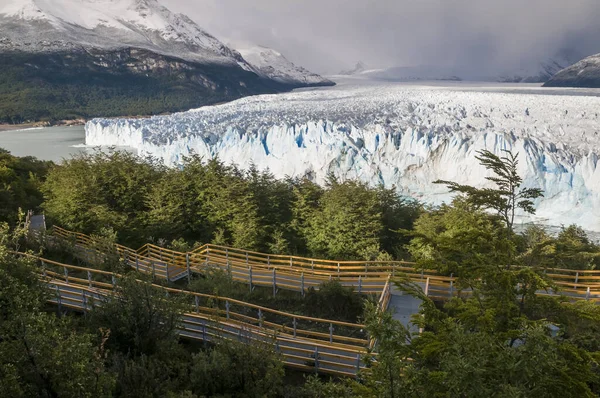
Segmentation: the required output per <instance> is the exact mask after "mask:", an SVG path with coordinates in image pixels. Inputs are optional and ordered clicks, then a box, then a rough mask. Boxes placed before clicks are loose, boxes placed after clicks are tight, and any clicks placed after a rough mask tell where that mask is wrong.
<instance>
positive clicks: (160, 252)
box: [158, 247, 163, 261]
mask: <svg viewBox="0 0 600 398" xmlns="http://www.w3.org/2000/svg"><path fill="white" fill-rule="evenodd" d="M162 254H163V249H162V247H159V248H158V255H159V258H160V261H162V260H163V255H162Z"/></svg>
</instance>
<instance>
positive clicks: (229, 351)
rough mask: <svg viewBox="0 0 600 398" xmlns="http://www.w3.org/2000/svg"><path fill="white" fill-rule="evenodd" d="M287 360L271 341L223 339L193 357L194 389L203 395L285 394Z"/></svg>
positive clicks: (264, 395) (255, 395)
mask: <svg viewBox="0 0 600 398" xmlns="http://www.w3.org/2000/svg"><path fill="white" fill-rule="evenodd" d="M283 376H284V369H283V362H282V361H281V360H280V359H279V355H278V354H277V353H276V352H275V351H274V349H273V345H272V344H269V343H259V342H251V341H250V340H248V341H245V342H236V341H229V340H219V341H218V342H217V343H216V345H215V346H214V347H213V348H212V349H211V350H209V351H202V352H200V353H198V354H196V355H194V358H193V364H192V367H191V371H190V381H191V385H192V388H191V390H192V391H193V392H194V393H195V394H198V395H199V396H207V397H210V396H218V397H229V396H236V397H278V396H282V395H283Z"/></svg>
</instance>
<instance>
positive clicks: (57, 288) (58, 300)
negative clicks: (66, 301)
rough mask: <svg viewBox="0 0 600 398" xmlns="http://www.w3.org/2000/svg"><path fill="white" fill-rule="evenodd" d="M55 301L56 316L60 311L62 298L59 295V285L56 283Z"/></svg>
mask: <svg viewBox="0 0 600 398" xmlns="http://www.w3.org/2000/svg"><path fill="white" fill-rule="evenodd" d="M56 301H57V302H58V316H60V314H61V313H62V298H61V297H60V286H58V285H56Z"/></svg>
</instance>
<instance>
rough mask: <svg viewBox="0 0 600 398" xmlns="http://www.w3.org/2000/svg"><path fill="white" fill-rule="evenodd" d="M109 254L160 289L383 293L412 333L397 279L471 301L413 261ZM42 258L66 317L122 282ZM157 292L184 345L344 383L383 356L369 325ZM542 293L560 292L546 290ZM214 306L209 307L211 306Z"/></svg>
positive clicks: (152, 249)
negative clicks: (212, 276)
mask: <svg viewBox="0 0 600 398" xmlns="http://www.w3.org/2000/svg"><path fill="white" fill-rule="evenodd" d="M33 220H34V218H32V224H33ZM43 224H45V223H42V222H39V219H38V221H36V225H38V226H41V225H43ZM44 226H45V225H44ZM49 232H50V233H49V235H48V237H49V239H50V240H51V241H54V242H62V243H63V244H67V245H69V246H70V247H71V248H72V249H73V250H75V252H76V253H78V255H80V256H82V257H84V258H85V259H87V260H88V261H89V262H90V263H94V261H96V262H97V261H98V260H101V259H103V258H104V257H105V256H107V253H106V252H104V251H101V250H99V245H98V242H96V241H95V240H94V239H93V238H92V237H90V236H87V235H84V234H80V233H75V232H70V231H67V230H64V229H61V228H58V227H54V228H52V229H51V230H50V231H49ZM111 250H112V251H113V253H112V254H113V255H116V256H118V258H119V260H120V261H123V262H124V263H125V264H127V265H128V266H130V267H132V268H135V269H136V270H137V271H139V272H141V273H145V274H148V275H151V276H152V279H154V280H164V281H166V282H172V283H173V282H176V283H179V281H188V282H189V280H190V279H191V277H192V276H193V275H194V274H195V273H198V274H201V273H204V272H206V271H207V270H208V269H220V270H223V271H225V272H227V273H229V274H230V275H231V277H232V279H233V280H235V281H238V282H242V283H245V284H247V285H248V286H249V288H250V289H252V288H254V287H256V286H263V287H268V288H272V289H273V294H274V295H275V294H277V292H278V291H279V290H280V289H286V290H292V291H297V292H300V293H302V294H303V293H304V292H305V291H306V289H308V288H309V287H314V288H317V289H318V287H319V285H320V284H321V283H323V282H324V281H328V280H331V279H337V280H339V281H340V282H341V283H342V284H343V285H345V286H352V287H353V288H354V289H355V290H356V291H357V292H359V293H363V294H376V295H377V296H378V297H379V302H378V305H379V308H380V309H381V310H388V308H389V309H390V310H391V311H393V312H394V317H395V318H396V319H398V320H400V321H401V322H402V323H403V324H405V325H409V321H410V317H411V316H412V315H413V314H415V313H418V310H419V306H420V301H419V300H418V299H416V298H414V297H412V296H409V295H406V294H403V293H402V292H400V291H398V290H397V289H395V288H394V287H393V285H392V283H391V280H392V279H393V278H395V277H404V278H406V279H407V280H410V281H412V282H415V283H417V284H418V285H420V286H421V287H422V289H423V291H424V293H425V295H427V296H429V297H432V298H434V299H442V300H444V299H449V298H450V297H452V296H455V295H457V294H459V293H460V294H469V292H468V291H462V292H459V290H458V289H456V287H455V284H456V281H457V279H456V278H453V277H447V276H442V275H438V274H436V273H435V272H434V271H425V270H417V269H416V268H415V267H414V264H411V263H407V262H357V261H339V262H338V261H327V260H318V259H308V258H302V257H294V256H275V255H270V254H263V253H256V252H251V251H244V250H240V249H235V248H229V247H222V246H216V245H204V246H202V247H200V248H198V249H196V250H194V251H192V252H188V253H181V252H176V251H172V250H169V249H165V248H161V247H158V246H154V245H149V244H147V245H144V246H143V247H142V248H140V249H138V250H133V249H130V248H127V247H125V246H121V245H115V246H114V248H112V249H111ZM30 257H32V256H30ZM35 259H36V261H38V263H39V265H40V267H39V269H40V277H41V278H43V279H44V280H45V281H46V283H47V284H48V286H49V288H51V289H52V290H53V291H54V292H55V295H54V297H53V298H52V300H51V301H52V302H53V303H54V304H56V305H58V306H59V308H72V309H75V310H79V311H89V310H90V309H91V306H92V305H101V303H102V302H104V301H105V300H106V299H107V298H108V297H110V296H111V295H112V294H114V290H115V287H116V286H118V279H119V278H121V276H120V275H117V274H112V273H110V272H106V271H100V270H97V269H94V268H84V267H76V266H73V265H68V264H60V263H57V262H54V261H50V260H47V259H42V258H37V257H35ZM411 265H412V266H411ZM548 276H550V277H551V278H553V279H554V280H555V281H556V283H557V285H559V286H561V288H562V290H561V292H560V294H563V295H567V296H568V297H570V298H572V299H574V300H590V301H596V302H597V301H600V283H599V280H600V273H599V272H597V271H588V272H584V271H579V272H577V271H572V270H552V272H551V273H549V274H548ZM156 286H157V287H158V288H160V289H164V290H165V294H166V295H167V294H179V295H186V296H189V300H190V311H189V312H186V313H185V315H184V317H183V322H182V327H181V329H180V334H181V335H182V336H184V337H187V338H191V339H197V340H202V341H208V342H210V341H214V339H216V338H229V339H238V340H241V341H262V342H270V343H272V344H274V346H275V347H276V350H277V351H278V352H280V353H281V355H282V358H283V359H284V362H285V364H286V365H287V366H291V367H294V368H297V369H301V370H305V371H310V372H318V373H327V374H331V375H338V376H355V375H356V374H357V372H358V371H359V370H360V369H362V368H363V367H364V364H363V363H362V360H361V358H362V357H363V356H364V355H365V354H367V352H368V351H369V350H372V349H376V345H375V342H374V341H373V340H370V339H369V338H368V336H366V334H365V326H364V325H360V324H351V323H344V322H338V321H332V320H326V319H318V318H312V317H306V316H300V315H297V314H288V313H285V312H281V311H277V310H273V309H269V308H265V307H260V306H257V305H254V304H251V303H245V302H241V301H238V300H234V299H231V298H227V297H217V296H210V295H205V294H199V293H193V292H189V291H186V290H183V289H173V288H169V287H164V286H159V285H156ZM538 294H545V295H557V294H559V293H557V292H553V291H548V292H547V291H540V292H538ZM209 299H210V302H211V303H212V304H211V305H208V304H207V303H208V300H209ZM338 331H344V333H339V332H338ZM348 331H350V332H348ZM415 332H416V330H415Z"/></svg>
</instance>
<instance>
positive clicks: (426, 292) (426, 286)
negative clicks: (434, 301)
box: [425, 277, 429, 297]
mask: <svg viewBox="0 0 600 398" xmlns="http://www.w3.org/2000/svg"><path fill="white" fill-rule="evenodd" d="M428 295H429V277H427V282H425V297H427V296H428Z"/></svg>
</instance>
